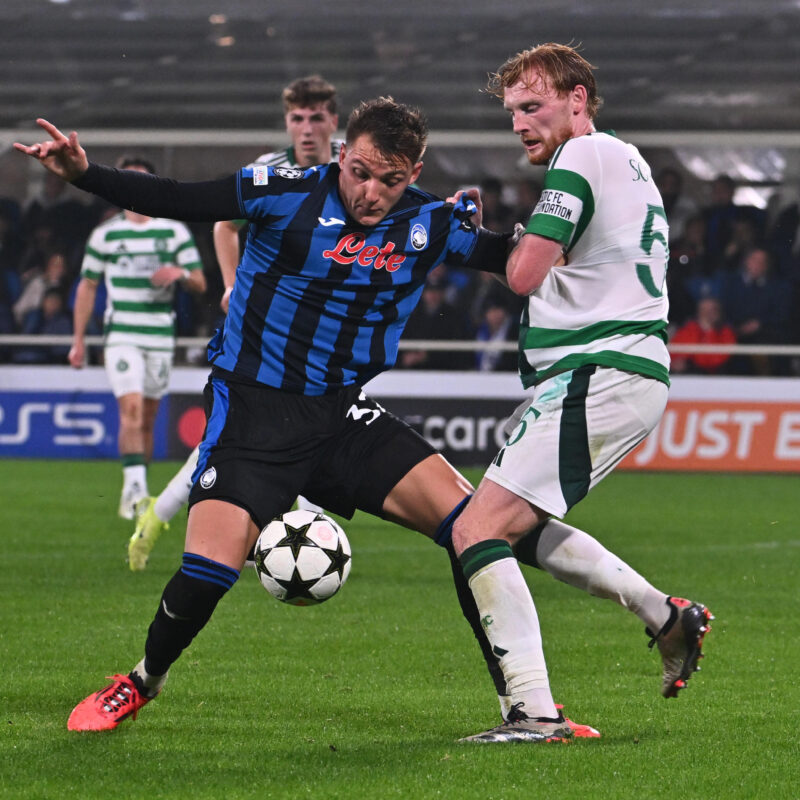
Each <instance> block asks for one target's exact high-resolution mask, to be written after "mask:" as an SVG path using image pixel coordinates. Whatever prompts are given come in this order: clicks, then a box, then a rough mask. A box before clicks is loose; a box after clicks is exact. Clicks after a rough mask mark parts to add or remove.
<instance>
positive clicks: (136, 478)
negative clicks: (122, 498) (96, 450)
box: [122, 464, 147, 500]
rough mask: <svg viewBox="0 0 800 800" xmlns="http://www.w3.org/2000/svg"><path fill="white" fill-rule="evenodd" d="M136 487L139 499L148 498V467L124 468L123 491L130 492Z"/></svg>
mask: <svg viewBox="0 0 800 800" xmlns="http://www.w3.org/2000/svg"><path fill="white" fill-rule="evenodd" d="M134 485H136V486H138V487H139V488H138V490H137V497H136V499H137V500H139V499H141V498H142V497H147V467H146V466H145V465H144V464H134V465H133V466H130V467H123V468H122V490H123V492H125V491H128V490H129V489H131V488H132V487H133V486H134Z"/></svg>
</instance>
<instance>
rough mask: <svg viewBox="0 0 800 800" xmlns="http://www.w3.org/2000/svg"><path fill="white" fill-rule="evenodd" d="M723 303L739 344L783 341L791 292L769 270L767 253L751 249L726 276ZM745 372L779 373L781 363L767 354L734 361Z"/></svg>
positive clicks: (763, 250) (787, 328)
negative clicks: (733, 270) (737, 268)
mask: <svg viewBox="0 0 800 800" xmlns="http://www.w3.org/2000/svg"><path fill="white" fill-rule="evenodd" d="M722 303H723V306H724V308H725V310H726V312H727V315H728V319H729V320H730V322H731V325H733V329H734V331H735V333H736V338H737V340H738V342H739V343H740V344H784V343H785V342H786V341H787V339H788V331H789V324H790V321H791V292H790V290H789V286H788V284H787V282H786V281H784V280H781V279H780V278H776V277H774V276H773V275H772V274H771V271H770V254H769V252H768V251H767V250H766V249H764V248H762V247H756V248H753V249H752V250H751V251H750V252H749V253H747V255H746V256H745V257H744V258H743V260H742V266H741V269H739V270H738V271H737V272H735V273H733V274H730V275H727V276H726V279H725V283H724V290H723V295H722ZM735 361H736V366H737V368H738V371H741V372H742V373H744V374H755V375H769V374H778V373H779V370H780V369H781V368H782V366H783V365H781V363H780V362H779V361H778V360H776V359H771V358H770V357H768V356H762V355H754V356H750V357H746V358H744V357H740V358H738V359H736V360H735Z"/></svg>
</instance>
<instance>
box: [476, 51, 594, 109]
mask: <svg viewBox="0 0 800 800" xmlns="http://www.w3.org/2000/svg"><path fill="white" fill-rule="evenodd" d="M593 69H595V67H594V66H593V65H592V64H590V63H589V62H588V61H587V60H586V59H585V58H583V56H581V55H579V54H578V51H577V50H576V49H575V48H574V47H570V46H569V45H566V44H555V43H554V42H548V43H547V44H540V45H537V46H536V47H531V48H529V49H528V50H523V51H522V52H521V53H517V54H516V55H515V56H513V57H511V58H509V59H508V61H506V62H505V64H503V65H502V66H501V67H500V69H498V70H497V72H495V73H492V74H490V75H489V83H488V85H487V87H486V90H487V91H488V92H490V93H491V94H493V95H495V96H497V97H499V98H500V99H501V100H502V99H503V92H504V91H505V89H507V88H509V87H511V86H513V85H514V84H515V83H518V82H519V81H521V80H523V79H524V78H525V74H526V73H527V72H529V71H530V70H535V71H536V72H538V73H539V76H540V79H541V78H549V79H550V83H551V84H552V86H553V88H554V89H555V90H556V92H557V93H558V94H560V95H563V94H566V93H567V92H571V91H572V90H573V89H574V88H575V87H576V86H583V87H584V88H585V89H586V113H587V114H588V115H589V118H590V119H594V118H595V116H597V112H598V111H599V110H600V106H601V105H602V103H603V100H602V98H601V97H600V96H599V95H598V94H597V83H596V82H595V79H594V74H593V73H592V70H593Z"/></svg>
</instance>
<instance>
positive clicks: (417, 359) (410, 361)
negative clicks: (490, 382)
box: [398, 267, 473, 369]
mask: <svg viewBox="0 0 800 800" xmlns="http://www.w3.org/2000/svg"><path fill="white" fill-rule="evenodd" d="M446 291H447V281H446V279H445V277H444V274H443V273H442V272H441V271H440V269H439V268H438V267H437V268H436V269H435V270H433V271H432V272H431V273H430V275H429V277H428V282H427V283H426V284H425V286H424V288H423V289H422V299H421V302H420V304H419V305H418V306H417V307H416V308H415V309H414V311H413V312H412V313H411V316H410V317H409V318H408V323H407V324H406V328H405V333H404V334H403V338H404V339H405V340H412V339H432V340H435V341H457V340H463V339H469V338H470V336H469V326H468V325H467V322H466V318H465V314H464V313H463V312H462V311H461V310H460V309H459V308H457V307H456V306H454V305H451V304H450V303H448V302H447V300H446V298H445V293H446ZM398 366H400V367H405V368H406V369H470V368H471V367H472V366H473V354H472V353H470V352H448V351H442V350H401V351H400V357H399V360H398Z"/></svg>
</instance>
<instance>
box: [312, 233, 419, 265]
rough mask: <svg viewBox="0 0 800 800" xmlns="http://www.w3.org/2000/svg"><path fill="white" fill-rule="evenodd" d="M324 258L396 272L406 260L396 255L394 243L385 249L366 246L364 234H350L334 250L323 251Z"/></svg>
mask: <svg viewBox="0 0 800 800" xmlns="http://www.w3.org/2000/svg"><path fill="white" fill-rule="evenodd" d="M322 257H323V258H332V259H333V260H334V261H335V262H336V263H337V264H352V263H353V262H355V263H357V264H358V265H359V266H361V267H372V268H373V269H385V270H386V271H387V272H396V271H397V270H398V269H399V268H400V265H401V264H402V263H403V262H404V261H405V260H406V257H405V256H404V255H401V254H400V253H394V242H387V243H386V244H385V245H384V246H383V247H378V246H377V245H374V244H366V237H365V236H364V234H363V233H348V234H347V236H343V237H342V238H341V239H339V241H338V242H337V244H336V248H335V249H334V250H323V251H322Z"/></svg>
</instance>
